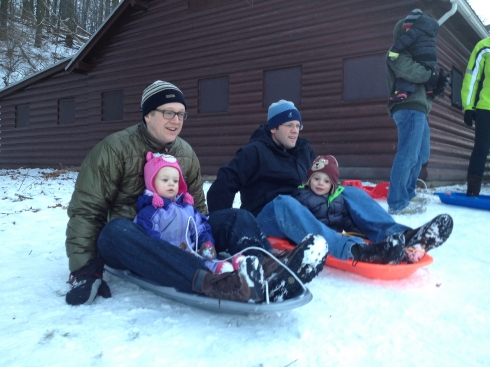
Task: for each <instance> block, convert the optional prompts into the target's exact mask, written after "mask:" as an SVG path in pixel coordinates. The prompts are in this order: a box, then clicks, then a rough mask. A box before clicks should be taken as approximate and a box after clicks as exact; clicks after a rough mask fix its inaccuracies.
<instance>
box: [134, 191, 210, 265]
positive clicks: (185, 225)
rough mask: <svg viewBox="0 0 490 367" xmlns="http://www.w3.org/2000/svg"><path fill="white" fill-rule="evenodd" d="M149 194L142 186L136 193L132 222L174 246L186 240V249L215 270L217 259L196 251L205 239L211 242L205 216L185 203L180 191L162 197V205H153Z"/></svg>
mask: <svg viewBox="0 0 490 367" xmlns="http://www.w3.org/2000/svg"><path fill="white" fill-rule="evenodd" d="M152 198H153V192H151V191H149V190H145V192H144V193H143V195H140V196H139V197H138V201H137V203H136V207H137V209H138V214H137V215H136V217H135V218H134V222H135V223H137V224H139V225H140V226H141V227H142V228H143V229H144V230H145V232H146V233H148V235H150V236H151V237H153V238H157V239H160V240H164V241H166V242H168V243H170V244H172V245H174V246H177V247H180V245H181V244H182V243H185V244H186V249H185V251H187V252H191V253H193V254H194V255H196V256H198V257H200V258H202V260H203V263H204V265H205V266H206V267H207V268H208V269H209V270H211V271H212V272H213V273H214V272H215V270H216V267H217V266H218V263H219V261H218V260H207V259H205V258H203V257H202V256H201V255H199V254H198V253H197V250H198V249H199V248H200V247H201V246H202V244H203V243H204V242H207V241H209V242H211V243H212V244H213V245H214V239H213V236H212V234H211V226H210V225H209V223H208V218H207V217H206V216H205V215H203V214H201V213H200V212H199V211H197V210H196V208H194V206H192V205H190V204H187V203H184V202H183V201H182V199H183V195H179V196H178V197H177V199H176V200H175V201H171V200H169V199H165V198H162V199H163V203H164V205H163V208H155V207H154V206H153V205H152ZM196 234H197V240H196ZM196 242H197V247H196Z"/></svg>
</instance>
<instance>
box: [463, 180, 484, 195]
mask: <svg viewBox="0 0 490 367" xmlns="http://www.w3.org/2000/svg"><path fill="white" fill-rule="evenodd" d="M466 180H467V182H468V185H467V189H466V196H478V195H480V189H481V183H482V180H483V177H481V176H477V175H468V176H467V177H466Z"/></svg>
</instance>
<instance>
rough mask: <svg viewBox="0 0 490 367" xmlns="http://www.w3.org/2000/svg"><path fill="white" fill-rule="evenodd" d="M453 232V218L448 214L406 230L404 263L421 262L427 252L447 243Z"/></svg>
mask: <svg viewBox="0 0 490 367" xmlns="http://www.w3.org/2000/svg"><path fill="white" fill-rule="evenodd" d="M452 231H453V218H451V216H450V215H448V214H440V215H438V216H436V217H435V218H434V219H432V220H430V221H429V222H427V223H425V224H424V225H423V226H421V227H419V228H416V229H409V230H406V231H405V232H404V234H405V239H406V245H405V254H404V257H403V261H406V262H407V263H409V264H412V263H416V262H419V261H420V260H421V259H422V257H424V255H425V253H426V252H428V251H430V250H432V249H433V248H436V247H439V246H441V245H442V244H443V243H444V242H446V240H447V239H448V238H449V236H450V235H451V232H452Z"/></svg>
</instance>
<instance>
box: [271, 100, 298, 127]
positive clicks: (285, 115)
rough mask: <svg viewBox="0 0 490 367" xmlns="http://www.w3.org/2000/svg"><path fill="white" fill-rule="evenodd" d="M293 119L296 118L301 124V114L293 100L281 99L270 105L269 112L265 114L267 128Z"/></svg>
mask: <svg viewBox="0 0 490 367" xmlns="http://www.w3.org/2000/svg"><path fill="white" fill-rule="evenodd" d="M293 120H298V121H299V123H300V124H301V125H303V122H302V121H301V115H300V114H299V111H298V109H297V108H296V107H295V106H294V103H293V102H289V101H286V100H284V99H281V100H280V101H278V102H274V103H273V104H271V105H270V107H269V113H268V114H267V125H268V127H269V130H270V129H274V128H276V127H278V126H279V125H282V124H284V123H286V122H288V121H293Z"/></svg>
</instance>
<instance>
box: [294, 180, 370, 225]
mask: <svg viewBox="0 0 490 367" xmlns="http://www.w3.org/2000/svg"><path fill="white" fill-rule="evenodd" d="M342 191H344V188H343V187H342V186H338V187H337V190H336V191H335V193H333V194H332V195H317V194H315V193H314V192H313V191H311V190H310V189H309V188H298V189H296V190H295V191H294V192H293V194H292V196H293V197H294V198H295V199H296V200H298V201H299V202H300V203H301V204H303V205H304V206H305V207H307V208H308V209H309V210H310V212H311V213H312V214H313V215H314V216H315V218H316V219H318V220H319V221H320V222H322V223H323V224H325V225H326V226H327V227H329V228H330V229H333V230H334V231H337V232H342V231H345V232H356V233H362V232H361V230H360V229H359V228H357V226H356V225H355V223H354V222H353V220H352V218H351V216H350V214H349V211H348V210H347V208H346V206H345V203H344V198H343V197H342Z"/></svg>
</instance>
